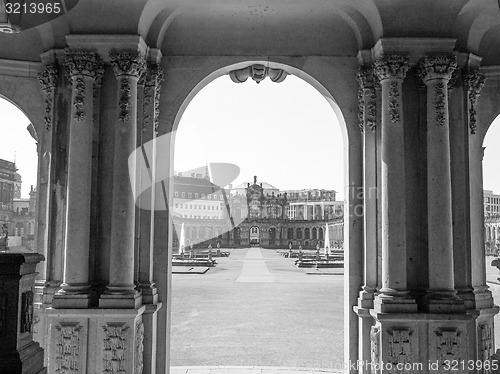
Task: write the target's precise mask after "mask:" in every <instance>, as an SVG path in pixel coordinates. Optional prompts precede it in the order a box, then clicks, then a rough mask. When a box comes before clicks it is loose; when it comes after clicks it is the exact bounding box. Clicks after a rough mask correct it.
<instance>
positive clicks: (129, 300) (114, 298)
mask: <svg viewBox="0 0 500 374" xmlns="http://www.w3.org/2000/svg"><path fill="white" fill-rule="evenodd" d="M141 305H142V295H141V293H140V292H135V293H133V294H107V293H104V294H102V295H101V297H100V299H99V308H103V309H137V308H139V306H141Z"/></svg>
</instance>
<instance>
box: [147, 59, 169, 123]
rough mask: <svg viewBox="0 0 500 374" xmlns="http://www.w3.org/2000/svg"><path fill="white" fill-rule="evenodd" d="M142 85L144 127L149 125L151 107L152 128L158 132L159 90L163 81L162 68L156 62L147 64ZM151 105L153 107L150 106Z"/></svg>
mask: <svg viewBox="0 0 500 374" xmlns="http://www.w3.org/2000/svg"><path fill="white" fill-rule="evenodd" d="M143 76H144V77H145V82H144V84H145V86H144V106H143V111H144V127H145V128H149V126H150V125H151V115H150V114H149V113H151V109H153V123H154V130H155V132H156V133H158V117H159V115H160V91H161V83H162V82H163V79H164V78H163V69H162V68H161V67H160V66H159V65H158V64H148V67H147V70H146V73H145V74H143ZM151 105H153V108H151Z"/></svg>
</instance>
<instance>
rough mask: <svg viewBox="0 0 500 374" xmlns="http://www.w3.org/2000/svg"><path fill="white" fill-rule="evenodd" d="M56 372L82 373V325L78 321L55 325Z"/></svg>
mask: <svg viewBox="0 0 500 374" xmlns="http://www.w3.org/2000/svg"><path fill="white" fill-rule="evenodd" d="M55 329H56V339H55V346H56V348H55V372H56V374H79V373H81V372H82V371H81V365H82V363H81V362H80V360H81V357H82V352H81V343H82V342H81V340H82V338H83V337H82V326H81V325H79V324H78V323H61V324H59V325H57V326H56V327H55Z"/></svg>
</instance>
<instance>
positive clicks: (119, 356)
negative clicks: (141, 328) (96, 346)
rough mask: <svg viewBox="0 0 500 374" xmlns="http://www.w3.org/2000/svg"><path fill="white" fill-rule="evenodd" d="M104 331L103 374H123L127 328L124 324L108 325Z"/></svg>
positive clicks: (104, 327)
mask: <svg viewBox="0 0 500 374" xmlns="http://www.w3.org/2000/svg"><path fill="white" fill-rule="evenodd" d="M103 329H104V352H103V360H104V367H103V369H104V370H103V373H104V374H117V373H123V374H125V372H126V371H125V370H126V366H125V363H126V352H125V350H126V347H127V336H128V332H127V330H128V326H127V325H126V324H125V323H116V324H111V323H108V324H107V325H106V326H103Z"/></svg>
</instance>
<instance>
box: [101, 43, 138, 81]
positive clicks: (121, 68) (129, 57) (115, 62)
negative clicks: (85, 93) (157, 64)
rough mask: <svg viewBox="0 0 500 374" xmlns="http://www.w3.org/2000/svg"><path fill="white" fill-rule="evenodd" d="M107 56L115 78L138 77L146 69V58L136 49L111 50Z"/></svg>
mask: <svg viewBox="0 0 500 374" xmlns="http://www.w3.org/2000/svg"><path fill="white" fill-rule="evenodd" d="M109 57H110V64H111V66H112V67H113V71H114V73H115V76H116V77H117V78H119V77H123V76H129V77H135V78H137V79H139V78H140V76H141V75H142V74H143V73H144V71H145V70H146V60H145V59H144V56H143V55H142V54H141V53H140V52H138V51H116V50H113V51H111V52H110V53H109Z"/></svg>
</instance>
